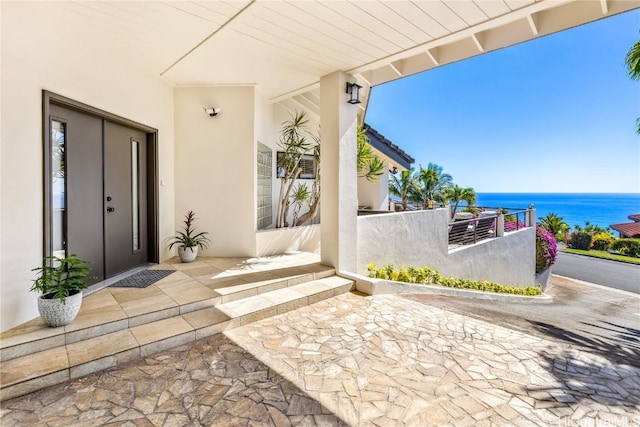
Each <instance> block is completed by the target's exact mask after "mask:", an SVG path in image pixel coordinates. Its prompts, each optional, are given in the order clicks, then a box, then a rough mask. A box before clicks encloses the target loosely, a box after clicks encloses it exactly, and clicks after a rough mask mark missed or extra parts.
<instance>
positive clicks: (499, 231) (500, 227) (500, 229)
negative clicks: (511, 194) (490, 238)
mask: <svg viewBox="0 0 640 427" xmlns="http://www.w3.org/2000/svg"><path fill="white" fill-rule="evenodd" d="M502 236H504V214H503V213H502V212H500V213H499V214H498V219H497V220H496V237H502Z"/></svg>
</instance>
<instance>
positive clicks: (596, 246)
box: [591, 231, 617, 251]
mask: <svg viewBox="0 0 640 427" xmlns="http://www.w3.org/2000/svg"><path fill="white" fill-rule="evenodd" d="M616 240H617V239H616V238H615V236H614V235H612V234H611V233H607V232H606V231H604V232H600V233H597V234H596V235H595V236H593V243H592V246H591V248H592V249H593V250H594V251H608V250H609V249H611V246H612V245H613V243H614V242H615V241H616Z"/></svg>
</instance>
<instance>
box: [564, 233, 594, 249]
mask: <svg viewBox="0 0 640 427" xmlns="http://www.w3.org/2000/svg"><path fill="white" fill-rule="evenodd" d="M592 239H593V237H592V236H591V234H589V233H588V232H586V231H576V232H574V233H571V240H570V241H569V245H570V246H571V247H572V248H574V249H581V250H583V251H588V250H589V249H591V242H592Z"/></svg>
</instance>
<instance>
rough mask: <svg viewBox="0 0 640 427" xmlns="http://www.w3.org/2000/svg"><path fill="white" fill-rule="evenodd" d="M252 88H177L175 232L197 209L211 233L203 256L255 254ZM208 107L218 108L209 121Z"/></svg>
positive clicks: (203, 228)
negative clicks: (205, 110) (184, 218)
mask: <svg viewBox="0 0 640 427" xmlns="http://www.w3.org/2000/svg"><path fill="white" fill-rule="evenodd" d="M254 92H255V88H254V87H253V86H243V87H227V86H219V87H211V86H204V87H203V86H194V87H177V88H176V89H175V139H176V145H175V174H176V205H175V213H176V227H179V226H180V221H181V219H182V217H183V216H184V214H185V213H186V212H187V211H189V210H193V211H195V212H196V216H197V217H198V223H197V227H198V229H199V230H201V231H207V232H209V233H210V238H211V240H212V244H211V245H210V246H209V248H208V249H206V250H205V251H204V252H203V253H202V254H203V255H205V256H254V255H255V253H256V241H255V229H256V221H255V219H256V197H255V192H256V190H255V185H256V167H255V165H256V148H255V147H256V140H255V128H254V103H255V97H254ZM204 107H219V108H221V112H220V114H218V115H217V116H216V117H209V116H208V115H207V114H205V112H204V111H203V108H204Z"/></svg>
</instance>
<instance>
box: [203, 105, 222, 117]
mask: <svg viewBox="0 0 640 427" xmlns="http://www.w3.org/2000/svg"><path fill="white" fill-rule="evenodd" d="M204 112H205V113H207V114H208V115H209V117H215V116H217V115H218V113H219V112H220V108H207V107H205V108H204Z"/></svg>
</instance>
